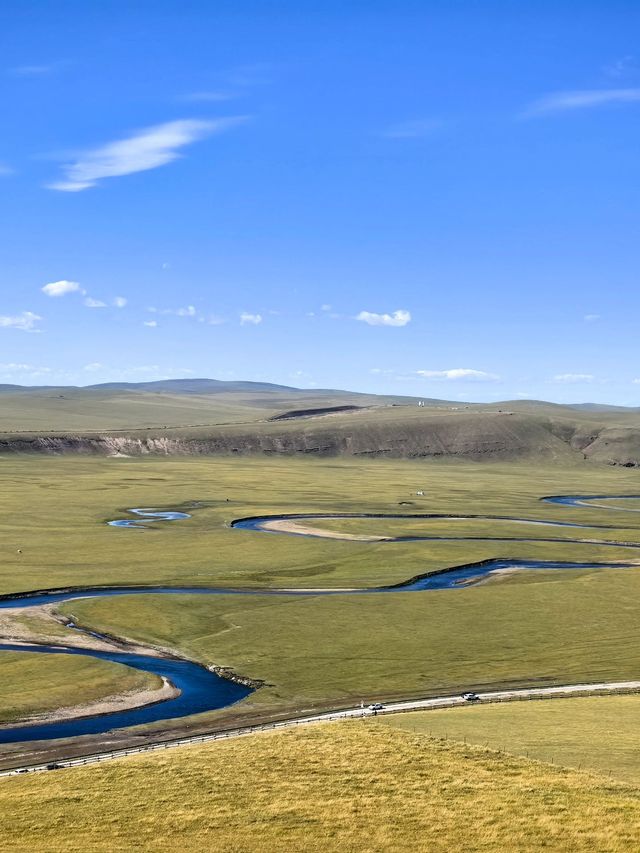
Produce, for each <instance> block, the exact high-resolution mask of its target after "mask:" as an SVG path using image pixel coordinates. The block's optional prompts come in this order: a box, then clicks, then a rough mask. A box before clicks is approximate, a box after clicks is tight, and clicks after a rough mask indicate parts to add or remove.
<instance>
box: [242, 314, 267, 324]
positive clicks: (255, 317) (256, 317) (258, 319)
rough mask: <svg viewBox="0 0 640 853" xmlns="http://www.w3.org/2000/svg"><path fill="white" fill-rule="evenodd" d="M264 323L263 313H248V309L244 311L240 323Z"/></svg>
mask: <svg viewBox="0 0 640 853" xmlns="http://www.w3.org/2000/svg"><path fill="white" fill-rule="evenodd" d="M260 323H262V314H248V313H247V312H246V311H243V312H242V314H241V315H240V325H241V326H246V325H254V326H258V325H259V324H260Z"/></svg>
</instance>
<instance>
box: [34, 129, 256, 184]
mask: <svg viewBox="0 0 640 853" xmlns="http://www.w3.org/2000/svg"><path fill="white" fill-rule="evenodd" d="M243 121H246V117H243V116H234V117H229V118H221V119H214V120H210V121H203V120H200V119H182V120H179V121H170V122H166V123H165V124H158V125H154V126H153V127H147V128H145V129H143V130H140V131H138V132H137V133H134V134H133V135H132V136H129V137H127V138H125V139H119V140H116V141H115V142H109V143H108V144H107V145H103V146H101V147H99V148H95V149H94V150H92V151H86V152H85V153H84V154H81V155H80V156H79V157H78V159H77V160H76V161H75V163H70V164H67V165H65V166H63V167H62V171H63V173H64V180H62V181H55V182H54V183H51V184H48V185H47V187H48V189H52V190H58V191H60V192H82V191H83V190H88V189H90V188H91V187H95V186H96V185H97V184H98V183H99V181H101V180H102V179H104V178H115V177H122V176H123V175H132V174H134V173H135V172H146V171H149V170H150V169H157V168H158V167H159V166H166V165H167V164H168V163H171V162H173V161H174V160H177V159H178V158H179V157H181V156H182V155H181V154H180V153H179V150H180V149H181V148H184V147H185V146H187V145H191V144H192V143H194V142H198V141H199V140H201V139H204V138H205V137H207V136H212V135H213V134H217V133H223V132H224V131H225V130H229V129H231V128H232V127H235V126H237V125H238V124H240V123H242V122H243Z"/></svg>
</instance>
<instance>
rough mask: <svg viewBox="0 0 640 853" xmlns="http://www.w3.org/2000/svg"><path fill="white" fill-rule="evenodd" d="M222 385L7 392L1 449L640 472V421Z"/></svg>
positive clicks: (0, 394)
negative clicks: (536, 462)
mask: <svg viewBox="0 0 640 853" xmlns="http://www.w3.org/2000/svg"><path fill="white" fill-rule="evenodd" d="M423 402H424V406H418V405H417V403H418V398H412V397H403V396H378V395H375V394H361V393H357V392H350V391H340V390H331V389H300V388H291V387H288V386H284V385H271V384H268V383H254V382H222V381H219V380H213V379H184V380H182V379H181V380H166V381H160V382H143V383H138V384H136V383H108V384H105V385H96V386H90V387H86V388H75V387H72V388H20V387H18V386H2V387H0V453H3V452H4V453H6V452H47V453H65V452H67V453H71V452H81V453H92V454H99V455H127V456H133V455H143V454H148V453H162V454H165V455H166V454H186V455H192V454H198V455H201V454H238V453H240V454H246V453H269V454H271V453H278V454H291V455H296V454H312V455H317V456H337V455H347V456H374V457H375V456H386V457H391V458H394V457H409V458H423V457H441V456H444V457H460V458H464V459H503V460H504V459H532V458H533V459H535V458H540V459H546V460H562V461H565V462H569V461H571V460H573V461H575V462H581V461H583V460H585V459H588V460H593V461H595V462H601V463H609V464H615V465H628V466H636V465H639V464H640V413H639V412H638V410H636V409H625V408H623V407H616V406H595V405H590V404H584V405H581V406H562V405H559V404H554V403H547V402H544V401H537V400H528V401H523V400H517V401H507V402H503V403H495V404H471V403H460V402H451V401H446V400H434V399H426V400H424V401H423Z"/></svg>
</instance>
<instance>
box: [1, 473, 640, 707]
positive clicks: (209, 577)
mask: <svg viewBox="0 0 640 853" xmlns="http://www.w3.org/2000/svg"><path fill="white" fill-rule="evenodd" d="M0 471H1V472H2V475H3V490H2V496H1V497H0V510H1V512H0V552H1V553H2V557H3V559H2V561H1V563H0V591H1V592H16V591H21V590H30V589H42V588H49V587H59V586H66V585H82V584H152V583H158V582H160V583H166V584H181V583H189V584H196V585H202V586H217V585H225V584H226V585H237V586H252V587H273V586H297V587H318V586H322V587H343V586H362V587H367V586H376V585H379V584H384V583H394V582H398V581H401V580H404V579H406V578H408V577H411V576H412V575H415V574H418V573H421V572H425V571H429V570H436V569H440V568H444V567H446V566H450V565H456V564H460V563H464V562H471V561H476V560H481V559H487V558H490V557H513V558H540V559H564V560H584V559H593V560H629V559H633V558H634V557H635V556H636V554H635V552H634V551H633V550H630V549H624V548H617V547H614V548H605V547H602V546H599V545H597V544H589V545H584V544H581V545H576V544H571V543H568V542H566V543H562V544H559V543H554V544H549V543H544V542H539V541H538V542H514V541H509V542H506V541H503V542H482V541H472V542H446V541H442V542H430V543H420V542H407V543H402V544H396V543H393V544H392V543H375V544H371V543H359V542H344V541H336V540H329V539H303V538H300V537H292V536H277V535H273V534H264V533H259V532H250V531H243V530H234V529H230V528H229V527H228V523H229V522H230V521H231V520H232V519H233V518H237V517H240V516H247V515H255V514H268V513H277V512H285V513H286V512H314V511H317V512H331V511H335V512H376V513H393V512H398V511H403V510H406V509H407V508H404V507H400V506H399V504H400V502H401V501H404V500H411V501H413V506H411V507H409V511H411V512H436V513H461V514H495V515H512V516H522V517H526V518H538V519H552V520H566V521H578V522H585V523H592V524H613V525H615V524H621V525H623V526H625V525H626V526H628V525H630V524H633V522H634V521H635V519H636V518H637V519H638V520H639V523H640V514H638V515H636V514H634V513H628V512H615V511H609V510H606V509H598V508H589V509H586V508H585V509H580V508H569V507H567V508H563V507H558V506H552V505H549V504H544V503H541V502H540V501H539V497H540V496H542V495H547V494H554V493H556V494H558V493H569V494H570V493H587V494H589V493H590V494H597V493H602V494H624V493H629V494H631V493H635V492H637V491H638V486H637V474H636V473H635V472H633V471H629V470H627V469H619V468H616V469H612V468H600V467H596V466H593V465H580V466H572V467H566V468H561V467H553V468H546V469H545V468H541V467H539V466H538V467H533V466H531V465H525V464H510V465H480V464H471V463H460V462H458V463H452V462H449V463H445V462H429V463H417V462H408V461H387V460H385V461H383V460H375V461H353V460H331V461H322V460H297V459H296V460H294V459H282V458H278V459H256V458H254V459H219V458H218V459H211V458H204V459H177V458H166V459H157V458H153V459H97V458H89V459H83V458H78V457H59V458H55V457H54V458H50V457H36V458H34V457H26V458H25V457H22V458H17V457H13V458H9V457H4V458H2V459H1V460H0ZM417 491H424V492H425V495H424V497H419V496H417V495H416V492H417ZM136 506H137V507H161V508H186V509H187V511H190V512H193V517H192V518H191V519H189V520H185V521H179V522H172V523H164V524H163V523H158V524H156V525H155V527H154V529H149V530H145V531H140V530H126V529H115V528H111V527H108V526H107V525H106V524H105V522H106V520H108V519H112V518H117V517H123V514H124V511H125V510H126V508H128V507H136ZM350 523H351V522H345V524H350ZM359 524H361V525H362V526H363V528H362V529H365V528H366V529H367V530H368V531H370V532H374V533H386V532H393V533H400V534H401V533H402V524H403V522H400V521H394V522H393V523H392V524H391V523H390V525H389V527H387V522H386V521H384V520H367V521H362V522H359ZM407 524H408V527H407V532H412V533H417V532H419V531H420V529H421V524H420V523H419V522H416V521H412V522H408V523H407ZM434 525H435V529H437V530H438V531H439V532H442V531H444V530H445V529H446V525H445V524H444V523H443V522H441V521H439V522H425V525H424V532H426V533H431V532H432V531H433V529H434ZM452 525H453V526H454V533H455V535H458V536H460V535H467V534H468V535H478V534H481V533H482V532H483V529H486V531H487V535H496V534H497V533H498V535H501V534H500V533H499V531H505V530H506V532H505V533H503V534H502V535H507V533H509V534H512V533H513V534H515V535H529V534H530V535H532V536H534V537H539V536H540V535H541V533H543V532H544V531H545V528H541V527H534V526H528V525H513V524H511V523H508V522H499V523H492V522H487V523H486V528H483V525H482V523H481V522H479V521H475V520H474V521H456V522H453V523H452ZM516 528H517V529H516ZM549 531H550V532H551V534H552V535H553V536H554V537H555V536H557V537H558V538H566V537H569V536H571V535H572V534H575V535H576V536H581V537H585V538H591V537H592V536H593V538H596V537H600V536H602V537H604V538H608V539H615V538H621V539H625V540H633V539H634V538H638V531H636V530H629V529H626V530H625V529H622V528H621V529H619V530H611V531H609V530H605V531H597V530H586V531H583V530H579V529H576V530H575V531H572V530H571V529H569V528H565V529H563V528H549ZM18 549H21V551H22V553H20V554H19V553H17V551H18ZM637 556H638V558H640V553H639V554H638V555H637ZM639 592H640V569H637V570H636V569H621V570H601V571H583V572H565V573H561V572H536V573H530V574H528V575H518V576H512V577H510V578H506V579H504V580H500V581H499V582H491V583H489V584H487V585H486V586H482V587H477V588H474V589H468V590H451V591H442V592H426V593H404V594H403V593H394V594H386V593H385V594H383V595H376V596H361V597H345V596H335V597H312V598H305V599H295V598H289V597H286V598H280V597H279V598H267V597H260V596H256V597H246V596H244V597H241V596H230V597H207V598H204V597H199V596H153V597H151V596H150V597H144V598H142V597H129V596H126V597H120V598H117V599H108V600H107V599H103V600H101V601H91V600H86V601H77V602H71V603H69V604H67V605H65V610H66V611H67V613H71V614H73V615H74V616H76V617H78V618H79V619H80V620H81V621H82V622H83V623H85V624H88V625H91V626H93V627H95V628H98V629H99V630H104V631H107V632H109V633H115V634H119V635H123V636H126V637H130V638H134V639H138V640H141V641H143V642H151V643H154V644H159V645H162V646H164V647H167V648H170V649H173V650H178V651H180V652H181V653H183V654H185V655H187V656H189V657H191V658H194V659H196V660H199V661H202V662H205V663H207V664H210V663H215V664H221V665H227V666H231V667H232V668H233V669H234V670H236V671H237V672H240V673H242V674H243V675H248V676H252V677H254V678H258V679H263V680H265V681H266V682H267V684H268V685H269V686H266V687H264V688H262V689H261V690H260V691H258V692H257V693H255V694H254V695H253V696H252V697H250V698H249V699H248V700H246V701H245V702H244V703H242V704H241V705H239V706H237V707H235V708H234V709H233V714H234V715H238V714H240V715H242V714H245V713H246V714H253V713H260V714H261V715H262V714H264V713H266V712H268V713H272V712H276V711H277V712H279V713H286V712H289V711H292V710H297V709H301V708H308V707H322V706H325V707H326V706H331V705H336V704H340V703H343V702H344V703H350V702H352V701H354V700H355V701H358V700H359V699H360V698H369V697H374V696H377V697H385V696H408V695H429V694H435V693H442V692H448V691H457V690H459V689H461V688H465V687H473V686H475V687H480V686H494V685H503V684H510V685H516V684H518V685H522V684H530V683H532V682H539V683H545V684H548V683H559V682H560V683H562V682H571V681H582V680H601V679H611V678H613V679H619V678H626V677H629V678H631V677H637V673H638V671H640V652H639V651H638V649H640V642H639V641H640V626H639V625H638V621H637V615H636V609H635V605H634V602H635V601H636V600H637V596H638V593H639ZM612 626H615V630H612ZM16 677H17V678H18V680H19V674H17V675H16ZM16 677H14V679H13V680H11V679H9V680H8V681H6V682H5V683H6V687H7V690H8V691H10V690H11V687H12V683H13V682H14V681H15V680H16ZM223 715H224V712H223V713H222V714H221V713H218V714H216V715H215V718H216V719H220V717H221V716H223Z"/></svg>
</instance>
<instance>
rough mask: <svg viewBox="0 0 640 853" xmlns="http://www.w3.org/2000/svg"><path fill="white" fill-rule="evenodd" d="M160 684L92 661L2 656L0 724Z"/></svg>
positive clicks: (152, 678)
mask: <svg viewBox="0 0 640 853" xmlns="http://www.w3.org/2000/svg"><path fill="white" fill-rule="evenodd" d="M161 684H162V680H161V679H160V678H158V676H156V675H153V674H151V673H147V672H141V671H140V670H137V669H131V668H130V667H128V666H121V665H120V664H117V663H110V662H109V661H102V660H96V659H95V658H88V657H80V656H79V655H37V654H25V653H20V652H0V685H2V687H1V689H0V723H10V722H12V721H14V720H18V719H20V718H23V717H25V716H27V715H31V714H43V713H46V712H49V711H56V710H58V709H59V708H69V707H76V706H78V705H85V704H88V703H90V702H94V701H97V700H103V699H105V698H106V697H108V696H116V695H119V694H122V693H128V692H133V691H138V690H147V689H156V688H159V687H160V686H161Z"/></svg>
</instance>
